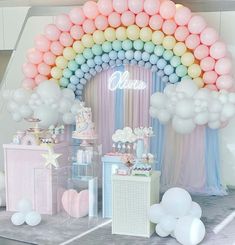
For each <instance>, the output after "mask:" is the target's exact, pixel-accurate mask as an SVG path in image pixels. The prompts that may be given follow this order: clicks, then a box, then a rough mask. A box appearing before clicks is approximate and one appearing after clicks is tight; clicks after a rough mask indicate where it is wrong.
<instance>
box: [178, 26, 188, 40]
mask: <svg viewBox="0 0 235 245" xmlns="http://www.w3.org/2000/svg"><path fill="white" fill-rule="evenodd" d="M188 35H189V31H188V28H187V27H186V26H179V27H177V29H176V31H175V38H176V40H177V41H179V42H184V41H185V40H186V38H187V37H188Z"/></svg>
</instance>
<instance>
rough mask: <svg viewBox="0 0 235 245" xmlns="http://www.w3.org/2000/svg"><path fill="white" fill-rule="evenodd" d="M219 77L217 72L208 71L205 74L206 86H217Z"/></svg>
mask: <svg viewBox="0 0 235 245" xmlns="http://www.w3.org/2000/svg"><path fill="white" fill-rule="evenodd" d="M217 78H218V75H217V73H216V72H215V71H207V72H205V73H204V74H203V82H204V83H206V84H215V83H216V80H217Z"/></svg>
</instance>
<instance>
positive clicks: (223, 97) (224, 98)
mask: <svg viewBox="0 0 235 245" xmlns="http://www.w3.org/2000/svg"><path fill="white" fill-rule="evenodd" d="M219 100H220V102H221V103H222V104H225V103H227V102H228V95H226V94H220V95H219Z"/></svg>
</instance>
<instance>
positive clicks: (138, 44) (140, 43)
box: [133, 39, 144, 50]
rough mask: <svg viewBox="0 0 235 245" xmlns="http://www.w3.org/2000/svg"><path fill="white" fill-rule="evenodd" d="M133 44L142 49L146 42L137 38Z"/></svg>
mask: <svg viewBox="0 0 235 245" xmlns="http://www.w3.org/2000/svg"><path fill="white" fill-rule="evenodd" d="M133 46H134V49H136V50H142V49H143V48H144V42H143V41H142V40H140V39H138V40H135V41H134V44H133Z"/></svg>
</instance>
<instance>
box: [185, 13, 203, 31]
mask: <svg viewBox="0 0 235 245" xmlns="http://www.w3.org/2000/svg"><path fill="white" fill-rule="evenodd" d="M205 28H206V21H205V20H204V18H203V17H202V16H199V15H194V16H193V17H192V18H191V19H190V21H189V23H188V29H189V31H190V32H191V33H192V34H200V33H201V32H202V31H203V30H204V29H205Z"/></svg>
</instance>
